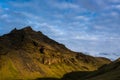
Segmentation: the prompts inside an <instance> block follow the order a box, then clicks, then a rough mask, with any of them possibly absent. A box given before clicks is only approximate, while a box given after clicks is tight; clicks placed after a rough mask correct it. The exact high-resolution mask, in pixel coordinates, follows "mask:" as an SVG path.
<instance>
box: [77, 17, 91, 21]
mask: <svg viewBox="0 0 120 80" xmlns="http://www.w3.org/2000/svg"><path fill="white" fill-rule="evenodd" d="M75 19H76V20H84V21H88V20H89V19H90V18H88V17H86V16H76V17H75Z"/></svg>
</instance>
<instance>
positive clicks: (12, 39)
mask: <svg viewBox="0 0 120 80" xmlns="http://www.w3.org/2000/svg"><path fill="white" fill-rule="evenodd" d="M110 62H111V61H110V60H108V59H105V58H97V57H92V56H89V55H85V54H83V53H77V52H73V51H71V50H69V49H67V48H66V47H65V46H64V45H63V44H60V43H58V42H56V41H54V40H52V39H50V38H48V37H47V36H45V35H44V34H42V33H41V32H40V31H38V32H36V31H34V30H32V28H31V27H29V26H28V27H26V28H23V29H20V30H17V29H14V30H12V31H11V32H10V33H9V34H5V35H3V36H1V37H0V76H1V77H0V80H7V79H9V80H10V79H35V78H38V77H57V78H60V77H62V76H63V75H64V74H65V73H69V72H72V71H93V70H96V69H98V68H99V67H100V66H102V65H104V64H108V63H110Z"/></svg>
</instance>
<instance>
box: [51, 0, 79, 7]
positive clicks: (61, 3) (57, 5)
mask: <svg viewBox="0 0 120 80" xmlns="http://www.w3.org/2000/svg"><path fill="white" fill-rule="evenodd" d="M50 5H51V6H53V7H55V8H58V9H79V8H80V6H79V5H77V4H75V3H70V2H57V1H54V0H53V1H52V2H50Z"/></svg>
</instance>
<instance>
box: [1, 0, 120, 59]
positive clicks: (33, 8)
mask: <svg viewBox="0 0 120 80" xmlns="http://www.w3.org/2000/svg"><path fill="white" fill-rule="evenodd" d="M119 13H120V1H119V0H114V1H113V0H107V1H105V0H101V1H96V0H51V1H47V0H44V1H42V2H41V1H38V0H9V1H8V0H4V1H2V0H1V1H0V22H1V23H0V35H3V34H6V33H9V32H10V31H11V30H12V29H14V28H17V29H21V28H23V27H25V26H28V25H30V26H31V27H32V29H34V30H36V31H41V32H42V33H44V34H45V35H47V36H48V37H50V38H51V39H54V40H55V41H57V42H59V43H62V44H64V45H66V47H67V48H69V49H71V50H73V51H76V52H84V53H86V54H89V55H93V56H102V57H107V58H110V59H112V60H115V59H117V58H119V57H120V54H119V52H120V45H119V42H120V32H119V31H120V26H119V25H120V22H119V21H120V18H119V17H120V14H119Z"/></svg>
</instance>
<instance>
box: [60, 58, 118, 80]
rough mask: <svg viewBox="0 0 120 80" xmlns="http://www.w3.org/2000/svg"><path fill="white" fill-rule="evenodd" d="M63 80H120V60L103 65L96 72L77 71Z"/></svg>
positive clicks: (66, 75) (65, 76)
mask: <svg viewBox="0 0 120 80" xmlns="http://www.w3.org/2000/svg"><path fill="white" fill-rule="evenodd" d="M61 80H120V59H118V60H116V61H114V62H112V63H110V64H107V65H103V66H102V67H100V68H99V69H98V70H96V71H77V72H71V73H68V74H65V75H64V76H63V78H62V79H61Z"/></svg>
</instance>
